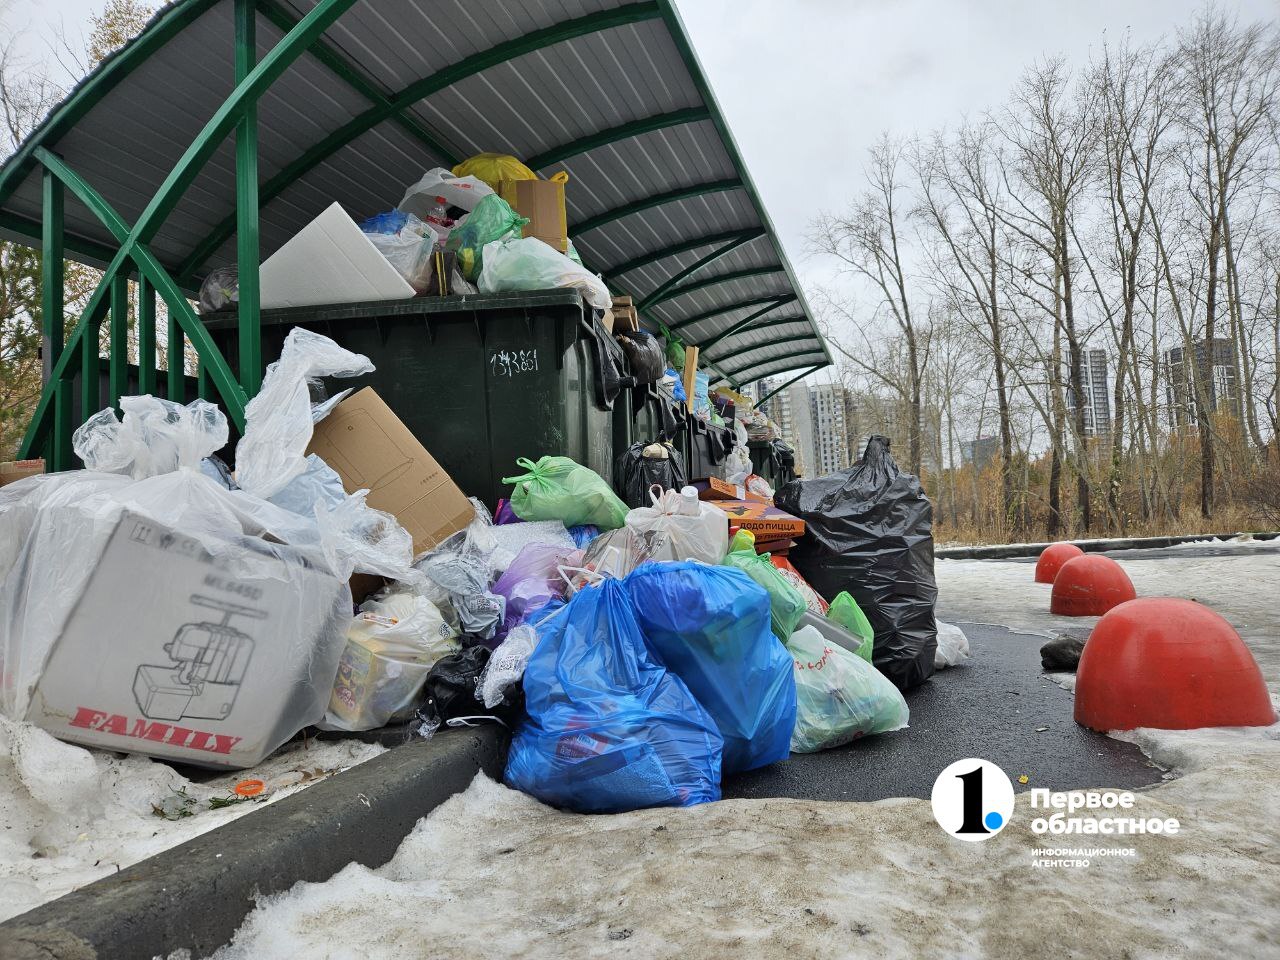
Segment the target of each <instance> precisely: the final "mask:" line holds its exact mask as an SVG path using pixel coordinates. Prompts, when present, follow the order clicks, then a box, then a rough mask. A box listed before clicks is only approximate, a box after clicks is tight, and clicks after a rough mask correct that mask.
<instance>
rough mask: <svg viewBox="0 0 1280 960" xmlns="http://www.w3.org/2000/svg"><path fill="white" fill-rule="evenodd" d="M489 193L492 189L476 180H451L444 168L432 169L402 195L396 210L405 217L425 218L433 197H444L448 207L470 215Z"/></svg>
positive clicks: (451, 176)
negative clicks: (400, 211) (408, 214)
mask: <svg viewBox="0 0 1280 960" xmlns="http://www.w3.org/2000/svg"><path fill="white" fill-rule="evenodd" d="M491 193H493V188H492V187H490V186H489V185H488V184H487V183H485V182H484V181H483V180H480V179H479V178H477V177H455V176H454V175H453V174H452V173H450V172H449V171H448V170H446V169H445V168H444V167H436V168H435V169H433V170H428V171H427V172H426V173H424V174H423V175H422V179H421V180H419V181H418V182H417V183H415V184H414V185H413V186H411V187H410V188H409V189H408V190H406V191H405V192H404V199H402V200H401V201H400V203H399V204H398V206H399V208H400V209H401V210H403V211H404V212H405V213H411V214H413V215H414V216H417V217H425V216H426V214H427V211H429V210H430V209H431V208H432V207H434V206H435V205H436V197H444V199H445V202H446V203H447V204H448V205H449V206H451V207H461V208H462V209H463V210H466V211H467V212H468V213H470V212H471V211H472V210H474V209H475V206H476V204H477V203H479V202H480V201H481V200H483V199H484V198H485V197H487V196H489V194H491Z"/></svg>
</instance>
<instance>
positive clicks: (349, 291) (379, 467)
mask: <svg viewBox="0 0 1280 960" xmlns="http://www.w3.org/2000/svg"><path fill="white" fill-rule="evenodd" d="M565 179H566V178H564V177H557V178H553V179H551V180H542V179H539V178H538V177H537V176H536V175H534V174H533V172H532V171H530V170H528V168H526V167H524V166H523V165H522V164H520V163H519V161H518V160H516V159H514V158H512V157H506V156H501V155H496V154H482V155H480V156H478V157H474V158H472V159H471V160H469V161H467V162H466V163H464V164H462V165H460V166H459V167H457V168H455V169H454V170H453V171H446V170H442V169H437V170H431V171H428V172H427V173H426V174H425V175H424V176H423V177H422V178H421V179H420V180H419V181H418V182H417V183H415V184H413V185H411V186H410V187H409V188H408V189H407V190H406V191H405V193H404V196H403V197H402V198H401V200H400V202H399V203H398V204H397V206H396V207H395V208H394V209H391V210H387V211H384V212H382V213H380V214H377V215H375V216H373V217H371V218H369V219H366V220H365V221H364V222H363V223H361V224H359V225H358V226H357V225H356V224H355V222H354V221H353V220H352V219H351V218H350V217H349V216H348V215H347V213H346V212H345V211H343V210H342V209H341V208H340V207H337V206H336V205H335V206H334V207H331V208H330V209H329V210H326V211H325V212H324V213H323V214H321V216H320V217H318V218H317V219H316V221H315V222H314V223H313V224H312V225H311V226H309V227H307V228H304V230H303V231H301V232H300V233H299V234H298V235H297V236H295V237H294V238H293V239H292V240H291V241H289V242H288V243H286V244H285V245H284V246H283V247H282V248H281V249H280V250H279V251H277V253H276V254H274V255H273V256H272V257H271V258H270V259H269V260H268V261H267V262H266V263H264V264H263V266H262V296H263V303H264V305H273V304H274V305H286V304H288V305H306V304H314V303H320V302H323V303H338V302H350V301H351V300H353V299H357V300H358V299H368V298H370V297H371V296H372V297H374V298H378V297H382V298H394V297H397V296H401V297H408V296H414V295H427V296H432V295H434V296H442V295H447V294H450V293H459V292H464V293H465V292H474V291H480V292H487V293H494V292H506V291H525V290H534V289H543V288H562V287H572V288H574V289H577V290H579V291H580V292H581V294H582V297H583V302H584V303H585V304H586V308H585V309H586V310H587V311H590V313H591V314H593V316H591V317H590V318H589V319H590V320H591V321H592V323H593V324H595V325H597V326H603V327H604V328H605V329H606V330H607V331H608V333H609V334H611V335H612V336H613V338H614V339H615V340H616V341H617V346H618V348H619V349H618V350H617V351H616V353H617V356H618V357H622V358H625V360H618V361H617V362H616V363H615V362H614V361H610V362H609V363H608V364H604V365H602V366H601V367H600V370H599V371H598V372H599V375H600V376H601V377H603V378H605V379H609V378H612V386H613V387H614V388H616V391H611V392H610V396H614V395H616V393H617V392H620V391H621V390H623V389H626V388H628V387H629V388H631V390H632V391H633V394H634V395H635V396H636V397H639V398H641V399H644V398H646V397H647V398H648V400H646V401H645V402H650V401H653V400H654V398H655V397H656V398H657V401H658V402H657V406H658V407H659V408H660V411H661V419H660V426H658V427H653V428H652V429H651V430H642V431H641V435H640V436H639V437H636V436H635V434H634V433H632V434H630V435H629V436H628V438H627V442H625V443H623V444H620V445H618V446H619V448H620V450H619V449H614V450H611V451H610V454H609V457H608V458H607V459H605V460H604V461H603V462H604V464H606V465H610V464H611V465H612V468H613V470H612V476H611V477H605V476H601V475H600V473H598V472H596V471H595V470H592V469H590V468H589V467H587V466H585V465H584V464H583V463H581V462H578V461H577V460H575V459H573V458H571V457H569V456H565V455H563V454H564V453H566V452H568V451H566V450H530V451H529V454H530V455H531V457H530V458H518V459H517V458H516V457H515V456H512V462H511V463H509V464H508V465H506V466H507V470H505V471H503V472H504V473H506V474H507V475H506V476H503V477H502V479H501V483H502V487H501V490H502V492H503V494H504V495H503V496H502V497H501V498H500V499H499V500H497V502H493V503H483V502H481V501H480V500H478V499H474V498H468V497H467V491H464V490H462V489H460V488H459V487H458V485H457V484H456V483H454V481H453V479H452V478H451V477H450V476H449V474H448V473H447V472H446V471H445V470H444V469H443V468H442V467H441V466H440V464H439V463H438V462H437V461H436V460H435V459H434V457H433V456H432V454H431V453H430V452H429V451H428V450H427V449H426V448H425V447H424V446H423V444H422V442H421V440H420V438H419V437H416V436H415V435H414V434H413V432H411V431H410V430H409V428H408V427H407V426H406V425H405V422H404V421H402V420H401V419H400V418H399V416H397V413H396V412H395V411H394V410H392V409H391V408H390V407H389V406H388V405H387V403H386V402H384V401H383V400H382V398H381V397H379V396H378V394H377V393H376V392H375V391H374V390H373V389H372V388H371V387H367V386H366V387H364V388H363V389H360V390H358V391H357V390H351V389H345V390H344V389H340V388H341V385H342V380H343V378H350V377H358V376H364V375H367V374H369V373H371V372H372V371H373V364H372V363H371V362H370V361H369V360H368V359H367V358H366V357H365V356H363V355H360V354H358V353H354V352H351V351H349V350H346V349H344V348H343V347H342V346H340V345H339V344H338V343H337V342H335V341H334V340H331V339H329V338H327V337H325V336H322V335H320V334H319V333H315V332H311V331H308V330H306V329H303V328H296V329H294V330H292V331H291V332H290V333H289V335H288V337H287V339H286V340H285V342H284V347H283V350H282V352H281V354H280V358H279V360H277V361H276V362H275V363H273V364H271V366H270V367H269V368H268V369H267V372H266V376H265V378H264V380H263V384H262V388H261V390H260V392H259V393H258V394H257V396H255V397H254V398H253V399H252V400H251V401H250V403H249V405H248V407H247V410H246V423H245V429H244V431H243V434H242V436H241V437H240V438H239V440H238V442H237V443H236V444H235V445H234V449H232V448H231V444H230V443H229V431H228V425H227V421H226V419H225V417H224V416H223V414H222V413H221V412H220V411H219V409H218V408H217V407H216V406H214V405H213V404H211V403H208V402H206V401H204V400H196V401H193V402H192V403H189V404H185V405H182V404H178V403H175V402H171V401H168V400H162V399H158V398H156V397H151V396H138V397H126V398H123V399H122V400H121V401H120V404H119V414H117V411H116V410H115V409H107V410H103V411H101V412H100V413H98V414H96V415H94V416H93V417H90V418H89V420H88V421H87V422H86V423H85V424H84V425H83V426H82V427H80V429H79V430H78V431H77V432H76V434H75V438H74V448H75V452H76V454H77V455H78V456H79V458H80V459H81V461H82V462H83V464H84V469H82V470H74V471H68V472H64V473H58V474H48V475H35V476H27V477H26V478H25V479H19V480H16V481H15V482H12V483H9V484H8V485H7V486H5V487H4V488H3V490H0V713H2V714H3V716H5V717H6V718H8V719H9V720H12V721H17V722H23V721H25V722H28V723H31V724H34V725H37V726H39V727H42V728H43V729H45V730H47V731H48V732H49V733H52V734H53V735H54V736H55V737H58V738H61V739H63V740H67V741H70V742H74V743H78V744H82V745H85V746H91V747H98V748H103V749H107V750H114V751H121V752H134V753H141V754H145V755H150V756H154V757H159V758H164V759H169V760H174V761H182V762H185V763H195V764H203V765H207V766H220V767H226V768H232V769H242V768H246V767H251V766H253V765H254V764H256V763H258V762H259V761H261V760H262V759H263V758H264V757H266V756H267V755H268V754H270V753H271V752H272V751H273V750H275V749H277V748H278V747H279V746H280V745H281V744H283V743H284V742H285V741H286V740H288V739H290V738H291V737H293V736H294V735H295V734H297V733H298V731H300V730H302V729H304V728H307V727H312V726H314V727H319V728H321V729H325V730H332V731H348V732H356V731H367V730H375V729H381V728H386V727H399V728H401V729H402V731H404V732H405V733H406V734H414V735H422V736H431V735H434V733H435V732H436V731H438V730H440V729H441V728H444V727H449V726H458V725H469V724H475V723H480V722H488V723H492V722H496V723H501V724H504V725H505V726H506V727H508V728H509V729H510V731H511V748H510V757H509V761H508V766H507V771H506V780H507V782H508V783H510V784H511V785H513V786H517V787H519V788H520V789H522V790H524V791H526V792H528V793H529V794H531V795H533V796H536V797H538V798H540V799H542V800H544V801H546V802H549V803H552V804H555V805H557V806H560V807H563V808H566V809H571V810H577V811H590V812H605V811H622V810H630V809H636V808H639V807H647V806H654V805H687V804H693V803H700V802H705V801H709V800H715V799H718V798H719V796H720V783H721V780H722V778H723V777H725V776H729V775H732V774H735V773H739V772H742V771H746V770H751V769H754V768H757V767H760V766H764V765H767V764H771V763H775V762H778V761H781V760H784V759H786V758H787V756H788V755H789V754H790V753H792V752H807V751H815V750H824V749H830V748H832V747H837V746H840V745H842V744H846V743H849V742H850V741H852V740H854V739H856V738H858V737H862V736H868V735H873V734H881V733H887V732H890V731H893V730H898V729H901V728H903V727H905V726H906V725H907V721H908V709H907V704H906V702H905V700H904V699H903V696H902V691H903V690H907V689H909V688H911V687H912V686H914V685H916V684H918V683H920V682H922V681H923V680H925V679H926V678H927V677H928V676H929V675H930V673H931V672H932V671H933V669H934V668H935V662H936V663H937V665H939V666H943V665H949V664H951V663H955V662H959V660H961V659H963V656H964V655H965V652H964V651H960V650H959V649H958V648H957V647H956V645H955V644H954V643H952V642H950V641H948V644H947V646H946V649H945V650H944V651H943V652H942V653H939V652H938V651H937V650H936V646H937V644H936V640H935V634H936V630H937V627H936V625H935V621H934V618H933V600H934V595H935V590H934V585H933V577H932V539H931V533H930V513H929V505H928V501H927V500H926V499H925V497H924V494H923V491H922V490H921V489H920V485H919V482H918V481H917V480H916V478H914V477H910V476H908V475H905V474H902V473H900V471H898V469H897V467H896V465H895V464H894V463H893V461H892V458H891V457H890V456H889V454H888V445H887V441H884V440H883V438H879V437H873V438H872V440H871V443H870V444H869V445H868V448H867V452H866V454H865V456H864V457H863V459H862V460H861V461H860V462H859V464H858V465H856V466H855V467H854V468H853V469H851V470H849V471H845V472H844V473H841V474H836V475H834V476H831V477H824V478H819V479H815V480H793V479H792V477H791V475H790V474H789V473H788V471H787V469H786V467H787V464H788V463H790V460H789V459H788V456H789V448H787V447H786V445H785V443H783V441H782V439H781V437H780V436H779V434H778V432H777V428H776V425H775V424H773V423H772V422H771V421H770V420H769V419H768V418H767V416H765V415H764V414H763V413H762V412H761V411H759V410H757V409H756V407H755V404H754V403H753V402H752V400H751V399H750V398H749V397H747V396H745V395H742V394H739V393H737V392H735V391H733V390H729V389H728V388H725V387H719V388H717V389H715V390H711V389H710V378H709V376H708V374H707V373H706V372H705V371H703V370H701V369H699V368H698V358H697V353H698V351H697V349H696V348H686V347H685V346H684V345H683V344H681V343H680V342H679V341H678V340H675V339H674V338H672V337H670V336H669V335H667V334H665V333H664V337H665V339H664V338H663V337H660V336H657V335H655V334H654V333H651V332H650V331H647V330H645V329H643V328H642V326H641V323H640V320H639V317H638V315H637V311H636V307H635V305H634V304H633V303H632V302H631V301H630V299H629V298H626V297H611V296H610V293H609V291H608V289H607V288H606V287H605V286H604V284H603V282H602V281H601V280H600V279H599V278H598V277H596V276H594V275H593V274H591V273H590V272H589V271H587V270H586V269H585V268H583V267H582V265H581V262H580V261H579V260H578V259H577V256H576V254H575V252H574V250H573V246H572V243H571V241H570V240H569V238H568V236H567V232H566V229H565V225H564V189H565ZM300 264H305V265H306V267H307V269H306V270H305V271H300V270H299V269H297V268H298V266H299V265H300ZM326 265H332V271H330V270H329V269H328V267H327V266H326ZM318 268H320V269H318ZM352 271H355V272H354V273H353V272H352ZM304 274H305V276H306V277H307V278H308V283H306V284H303V283H299V282H298V281H299V277H301V276H303V275H304ZM312 281H314V282H312ZM235 297H236V283H235V276H234V272H228V271H225V270H223V271H214V272H213V273H211V274H210V276H209V278H208V280H207V282H206V284H205V288H204V290H203V292H202V298H201V299H202V307H203V309H204V310H205V311H206V312H209V311H215V312H216V311H217V310H220V309H223V308H225V307H227V306H228V305H229V304H231V303H233V302H234V300H235ZM335 336H338V337H339V339H341V336H340V334H338V333H335ZM335 389H337V390H338V392H336V393H334V394H333V395H331V396H330V395H329V393H328V391H330V390H335ZM646 391H647V392H646ZM637 409H638V407H637ZM633 412H634V411H633ZM636 422H637V423H639V420H637V421H636ZM485 428H486V427H485V425H483V424H477V429H481V430H483V429H485ZM631 441H634V442H631ZM593 442H597V443H598V442H601V441H599V440H596V441H593ZM603 442H605V443H608V438H604V439H603ZM761 443H767V444H768V445H769V447H768V450H767V451H766V455H765V456H764V457H761V456H759V455H758V448H759V445H760V444H761ZM753 454H757V455H756V456H755V459H753ZM591 455H592V456H595V453H594V452H593V453H592V454H591ZM535 458H536V459H535ZM593 462H596V463H597V465H599V464H600V460H599V458H598V457H597V459H596V460H594V461H593ZM503 466H504V464H496V465H495V468H496V469H495V472H496V471H497V470H501V469H502V467H503ZM602 469H603V470H605V472H606V473H607V472H608V467H607V466H605V467H602ZM762 472H769V473H770V476H769V478H766V477H765V476H762V475H761V473H762ZM771 481H772V482H771ZM773 483H777V484H778V485H779V487H780V489H779V491H778V493H777V496H776V498H775V490H774V486H773ZM948 636H949V634H948ZM961 640H963V637H961Z"/></svg>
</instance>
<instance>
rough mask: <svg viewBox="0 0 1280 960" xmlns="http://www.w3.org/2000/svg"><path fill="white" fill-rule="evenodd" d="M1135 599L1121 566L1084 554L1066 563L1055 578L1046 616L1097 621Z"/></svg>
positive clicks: (1130, 583)
mask: <svg viewBox="0 0 1280 960" xmlns="http://www.w3.org/2000/svg"><path fill="white" fill-rule="evenodd" d="M1137 595H1138V594H1137V593H1136V592H1135V591H1134V589H1133V581H1132V580H1130V579H1129V575H1128V574H1127V573H1125V572H1124V569H1123V568H1122V567H1121V566H1120V564H1118V563H1116V562H1115V561H1114V560H1112V559H1111V558H1110V557H1100V556H1098V555H1097V554H1090V553H1086V554H1083V555H1082V556H1079V557H1075V558H1074V559H1071V560H1068V561H1067V562H1066V563H1064V564H1063V565H1062V569H1061V570H1059V571H1058V575H1057V576H1056V577H1054V580H1053V596H1052V597H1050V599H1049V612H1050V613H1056V614H1057V615H1058V616H1060V617H1100V616H1102V615H1103V614H1104V613H1106V612H1107V611H1108V610H1110V609H1111V608H1112V607H1114V606H1118V605H1119V604H1122V603H1124V602H1125V601H1126V600H1132V599H1133V598H1134V597H1136V596H1137Z"/></svg>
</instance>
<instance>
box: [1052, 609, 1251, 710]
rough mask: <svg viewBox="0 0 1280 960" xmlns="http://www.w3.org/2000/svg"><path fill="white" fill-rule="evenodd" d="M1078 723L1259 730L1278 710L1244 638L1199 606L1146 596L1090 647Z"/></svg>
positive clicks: (1113, 618)
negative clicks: (1272, 703) (1273, 704)
mask: <svg viewBox="0 0 1280 960" xmlns="http://www.w3.org/2000/svg"><path fill="white" fill-rule="evenodd" d="M1075 717H1076V723H1079V724H1082V725H1084V726H1086V727H1091V728H1092V729H1094V730H1132V729H1134V728H1135V727H1158V728H1159V729H1162V730H1191V729H1195V728H1196V727H1261V726H1267V725H1269V724H1272V723H1275V721H1276V712H1275V709H1274V708H1273V707H1272V705H1271V697H1270V696H1269V695H1268V693H1267V685H1266V683H1264V682H1263V679H1262V672H1261V671H1260V670H1259V669H1258V664H1257V663H1256V662H1255V661H1254V659H1253V654H1251V653H1250V652H1249V648H1248V647H1246V646H1245V644H1244V641H1243V640H1241V639H1240V635H1239V634H1238V633H1236V631H1235V630H1234V629H1233V628H1232V626H1231V624H1229V623H1227V621H1226V620H1224V619H1223V618H1222V617H1220V616H1219V615H1218V614H1216V613H1214V612H1213V611H1212V610H1210V609H1209V608H1208V607H1205V606H1202V605H1201V604H1199V603H1196V602H1195V601H1194V600H1178V599H1175V598H1172V597H1143V598H1142V599H1141V600H1130V601H1129V602H1128V603H1122V604H1121V605H1120V606H1118V607H1116V608H1115V609H1114V610H1112V611H1110V612H1109V613H1107V614H1106V615H1105V616H1104V617H1103V618H1102V619H1101V620H1099V621H1098V624H1097V626H1095V627H1094V628H1093V632H1092V633H1091V634H1090V635H1089V640H1088V642H1087V643H1085V645H1084V654H1083V655H1082V656H1081V657H1080V668H1079V671H1078V672H1077V674H1076V704H1075Z"/></svg>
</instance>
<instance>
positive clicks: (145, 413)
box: [71, 394, 228, 480]
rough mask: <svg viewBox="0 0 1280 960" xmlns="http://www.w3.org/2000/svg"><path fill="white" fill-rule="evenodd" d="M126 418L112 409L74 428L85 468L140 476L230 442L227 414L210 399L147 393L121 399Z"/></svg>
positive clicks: (195, 463) (191, 463)
mask: <svg viewBox="0 0 1280 960" xmlns="http://www.w3.org/2000/svg"><path fill="white" fill-rule="evenodd" d="M120 409H121V410H122V411H123V413H124V420H123V421H122V420H120V419H118V418H117V417H116V412H115V410H113V409H112V408H110V407H108V408H107V409H105V410H99V411H98V412H97V413H95V414H94V415H93V416H91V417H89V419H88V420H86V421H85V422H84V423H82V424H81V425H80V426H79V427H77V428H76V431H75V433H74V434H72V436H71V446H72V448H73V449H74V450H75V452H76V456H78V457H79V458H80V459H81V460H82V461H83V462H84V465H85V469H86V470H96V471H98V472H100V473H121V474H125V475H126V476H129V477H132V478H133V479H135V480H141V479H143V478H144V477H154V476H158V475H160V474H163V473H172V472H173V471H174V470H177V469H178V468H179V467H192V468H198V467H199V466H200V461H202V460H204V459H205V458H206V457H208V456H210V455H212V454H213V453H214V452H216V451H218V450H220V449H222V448H223V447H224V446H226V444H227V435H228V432H227V418H226V417H224V416H223V415H222V412H221V411H220V410H219V409H218V408H217V406H215V405H214V404H212V403H210V402H209V401H207V400H192V401H191V402H190V403H188V404H186V405H185V406H184V405H183V404H180V403H174V402H173V401H172V400H164V399H161V398H160V397H153V396H151V395H149V394H144V395H143V396H138V397H121V398H120Z"/></svg>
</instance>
